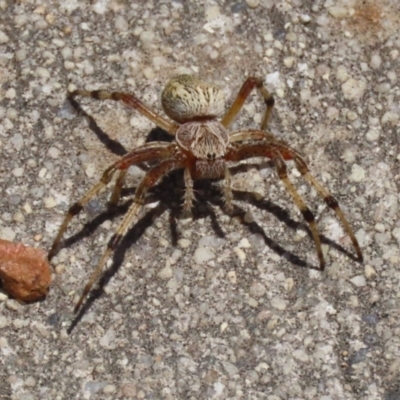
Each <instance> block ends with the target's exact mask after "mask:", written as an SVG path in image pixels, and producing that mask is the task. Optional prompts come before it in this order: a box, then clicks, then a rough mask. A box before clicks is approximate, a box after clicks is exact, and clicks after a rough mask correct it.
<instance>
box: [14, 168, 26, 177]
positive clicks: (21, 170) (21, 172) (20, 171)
mask: <svg viewBox="0 0 400 400" xmlns="http://www.w3.org/2000/svg"><path fill="white" fill-rule="evenodd" d="M12 174H13V175H14V176H15V177H16V178H19V177H21V176H23V175H24V168H23V167H18V168H14V169H13V170H12Z"/></svg>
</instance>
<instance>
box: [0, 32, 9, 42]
mask: <svg viewBox="0 0 400 400" xmlns="http://www.w3.org/2000/svg"><path fill="white" fill-rule="evenodd" d="M8 41H9V38H8V36H7V35H6V34H5V33H4V32H3V31H0V44H4V43H7V42H8Z"/></svg>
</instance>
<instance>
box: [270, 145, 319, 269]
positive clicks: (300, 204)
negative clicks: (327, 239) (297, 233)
mask: <svg viewBox="0 0 400 400" xmlns="http://www.w3.org/2000/svg"><path fill="white" fill-rule="evenodd" d="M273 160H274V162H275V166H276V171H277V172H278V176H279V179H280V180H281V181H282V182H283V184H284V185H285V187H286V189H287V191H288V192H289V193H290V194H291V196H292V198H293V200H294V202H295V204H296V206H297V208H298V209H299V210H300V212H301V213H302V214H303V217H304V219H305V220H306V222H307V224H308V226H309V227H310V230H311V234H312V236H313V239H314V243H315V247H316V249H317V254H318V259H319V265H320V269H321V271H323V270H324V269H325V260H324V255H323V253H322V247H321V238H320V236H319V233H318V228H317V224H316V223H315V218H314V215H313V213H312V212H311V211H310V209H309V208H308V207H307V205H306V203H305V202H304V200H303V198H302V197H301V196H300V194H299V192H298V191H297V190H296V188H295V187H294V186H293V183H292V182H291V181H290V180H289V177H288V174H287V166H286V164H285V161H284V160H283V158H282V156H281V154H280V153H279V152H276V153H275V154H274V157H273Z"/></svg>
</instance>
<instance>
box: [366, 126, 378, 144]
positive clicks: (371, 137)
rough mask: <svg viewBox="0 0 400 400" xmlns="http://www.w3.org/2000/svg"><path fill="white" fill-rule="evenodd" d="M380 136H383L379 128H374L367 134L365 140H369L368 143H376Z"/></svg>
mask: <svg viewBox="0 0 400 400" xmlns="http://www.w3.org/2000/svg"><path fill="white" fill-rule="evenodd" d="M380 136H381V132H380V130H379V129H377V128H373V129H370V130H369V131H368V132H367V134H366V135H365V138H366V139H367V140H368V142H375V141H377V140H378V139H379V137H380Z"/></svg>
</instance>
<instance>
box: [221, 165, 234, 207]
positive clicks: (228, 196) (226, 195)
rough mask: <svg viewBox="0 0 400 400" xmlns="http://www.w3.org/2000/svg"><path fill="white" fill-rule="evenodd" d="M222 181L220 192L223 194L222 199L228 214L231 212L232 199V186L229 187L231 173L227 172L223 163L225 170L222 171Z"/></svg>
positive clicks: (226, 167)
mask: <svg viewBox="0 0 400 400" xmlns="http://www.w3.org/2000/svg"><path fill="white" fill-rule="evenodd" d="M224 175H225V177H224V183H223V186H222V194H223V199H224V202H225V209H226V211H227V213H228V214H232V211H233V206H232V201H233V194H232V188H231V180H232V179H231V173H230V172H229V168H228V166H227V165H226V164H225V172H224Z"/></svg>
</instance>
